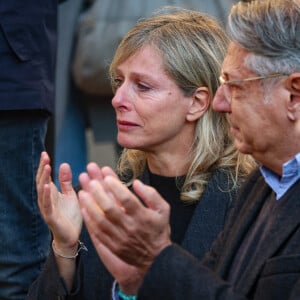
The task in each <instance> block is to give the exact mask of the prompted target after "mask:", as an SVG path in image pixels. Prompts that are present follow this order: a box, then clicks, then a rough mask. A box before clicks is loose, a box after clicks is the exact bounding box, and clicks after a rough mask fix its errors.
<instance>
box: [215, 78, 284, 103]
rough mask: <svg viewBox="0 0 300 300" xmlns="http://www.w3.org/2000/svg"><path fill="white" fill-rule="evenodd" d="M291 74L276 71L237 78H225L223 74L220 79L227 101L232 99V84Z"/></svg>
mask: <svg viewBox="0 0 300 300" xmlns="http://www.w3.org/2000/svg"><path fill="white" fill-rule="evenodd" d="M285 76H289V74H286V73H274V74H269V75H262V76H256V77H249V78H244V79H236V80H227V81H226V80H225V79H224V77H222V75H221V76H220V77H219V80H220V83H221V85H220V87H221V86H223V89H224V90H223V91H224V96H225V98H226V100H227V101H231V90H230V86H231V85H235V84H240V83H243V82H247V81H254V80H261V79H266V78H278V77H285Z"/></svg>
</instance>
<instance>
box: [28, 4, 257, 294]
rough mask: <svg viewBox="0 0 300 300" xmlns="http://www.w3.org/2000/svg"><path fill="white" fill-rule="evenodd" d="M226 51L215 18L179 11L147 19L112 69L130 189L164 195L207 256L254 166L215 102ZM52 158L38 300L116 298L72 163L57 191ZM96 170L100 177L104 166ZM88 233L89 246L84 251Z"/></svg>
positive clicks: (43, 202)
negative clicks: (85, 223) (47, 246)
mask: <svg viewBox="0 0 300 300" xmlns="http://www.w3.org/2000/svg"><path fill="white" fill-rule="evenodd" d="M226 47H227V38H226V35H225V33H224V32H223V30H222V29H221V28H220V26H219V25H218V24H217V22H216V21H214V20H213V19H212V18H211V17H209V16H207V15H203V14H201V13H199V12H195V11H188V10H180V9H178V10H174V11H173V12H171V13H162V14H158V15H155V16H153V17H150V18H148V19H145V20H141V21H140V22H138V23H137V24H136V25H135V26H134V27H133V28H132V29H131V30H130V31H129V32H128V34H127V35H126V36H125V37H124V39H123V40H122V42H121V43H120V45H119V47H118V49H117V50H116V53H115V56H114V58H113V61H112V63H111V66H110V76H111V82H112V87H113V90H114V92H115V95H114V98H113V100H112V104H113V107H114V108H115V111H116V118H117V125H118V137H117V138H118V143H119V144H120V145H121V146H122V147H124V151H123V153H122V156H121V158H120V162H119V166H118V169H117V173H118V175H119V176H120V177H121V178H122V180H124V182H126V183H127V184H128V185H129V186H130V185H131V183H132V182H133V180H134V179H135V178H140V179H141V180H142V181H143V182H144V183H147V184H150V185H152V186H153V187H155V188H156V189H157V190H158V191H159V192H160V193H161V195H162V196H163V197H164V198H165V199H166V200H167V201H168V202H169V205H170V206H171V216H170V225H171V232H172V239H173V241H174V242H176V243H179V244H181V245H182V246H183V247H185V248H186V249H187V250H188V251H190V252H191V253H192V254H194V255H196V256H197V257H199V258H200V257H201V256H202V255H203V254H204V253H205V252H206V251H207V250H208V249H209V248H210V246H211V243H212V241H213V240H214V239H215V237H216V236H217V234H218V233H219V232H220V230H221V229H222V227H223V224H224V221H225V219H226V217H227V214H228V212H229V210H230V208H231V207H232V205H233V203H234V199H235V196H236V192H237V188H238V186H239V184H240V181H241V180H243V178H244V177H245V176H246V175H247V174H248V173H249V172H250V171H251V170H252V168H253V167H254V162H253V161H252V160H251V158H250V157H247V156H242V155H240V154H238V152H237V151H236V149H235V148H234V146H233V141H232V139H231V136H230V134H229V126H228V123H227V120H226V117H225V116H224V115H222V114H219V113H216V112H214V111H213V110H212V107H211V101H212V99H213V95H214V93H215V91H216V90H217V87H218V85H219V80H218V77H219V74H220V64H221V62H222V60H223V57H224V55H225V52H226ZM49 162H50V161H49V157H48V156H47V154H45V153H43V154H42V157H41V163H40V167H39V170H38V174H37V187H38V192H39V205H40V209H41V212H42V214H43V216H44V218H45V221H46V222H47V224H48V225H49V227H50V229H51V231H52V234H53V244H52V246H53V247H52V251H51V253H50V256H49V258H48V260H47V262H46V265H45V268H44V270H43V272H42V273H41V274H40V276H39V278H38V279H37V281H36V282H35V283H34V285H33V286H32V288H31V290H30V293H29V299H52V298H53V297H54V296H55V297H57V296H66V295H68V296H69V297H68V299H109V297H110V288H111V285H112V282H113V278H112V277H111V276H110V275H109V274H108V271H107V270H106V269H105V267H104V266H103V265H102V263H101V261H100V259H99V257H98V256H97V253H96V251H95V249H94V247H93V245H92V243H91V240H90V239H89V237H88V234H87V232H86V229H85V227H83V229H82V232H81V224H82V218H81V215H80V211H79V206H78V202H77V198H76V194H75V191H74V190H73V188H72V186H71V171H70V168H69V166H68V165H66V164H63V165H62V166H61V169H60V183H61V188H62V193H58V191H57V188H56V187H55V186H54V184H53V183H52V182H51V179H50V171H51V170H50V166H49ZM88 172H89V175H90V176H91V177H92V178H99V180H101V172H100V170H99V168H97V166H95V164H90V165H88ZM80 232H81V233H80ZM79 237H80V240H81V241H83V242H84V244H85V245H86V246H87V248H88V252H86V251H81V252H80V255H79V256H77V254H78V251H79V250H78V240H79ZM80 248H81V247H80ZM59 277H61V278H59ZM51 297H52V298H51Z"/></svg>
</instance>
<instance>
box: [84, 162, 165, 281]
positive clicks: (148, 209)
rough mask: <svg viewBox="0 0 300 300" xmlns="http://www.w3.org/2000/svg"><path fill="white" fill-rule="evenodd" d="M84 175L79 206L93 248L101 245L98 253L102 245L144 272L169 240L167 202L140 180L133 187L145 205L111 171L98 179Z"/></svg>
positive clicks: (141, 272)
mask: <svg viewBox="0 0 300 300" xmlns="http://www.w3.org/2000/svg"><path fill="white" fill-rule="evenodd" d="M102 170H104V168H102ZM87 177H88V175H87V174H82V175H81V176H80V177H79V179H80V182H81V184H82V187H83V190H82V191H80V193H79V199H80V206H81V212H82V215H83V218H84V221H85V223H86V226H87V228H88V230H89V233H90V235H91V237H92V239H93V242H94V244H95V246H96V248H97V245H100V246H99V248H98V249H97V250H99V251H98V253H99V252H100V254H101V251H102V249H103V248H101V247H102V246H103V245H104V246H105V247H107V248H108V249H109V250H110V251H111V252H112V253H114V254H115V255H116V256H117V257H119V258H120V259H121V260H123V261H124V262H126V263H128V264H130V265H133V266H136V267H137V268H138V271H139V272H140V274H144V273H145V272H146V271H147V270H148V268H149V267H150V265H151V264H152V262H153V261H154V259H155V257H156V256H157V255H158V254H159V253H160V252H161V251H162V249H164V248H165V247H166V246H168V245H170V244H171V241H170V226H169V214H170V208H169V205H168V204H167V203H166V202H165V201H164V200H163V199H162V197H161V196H160V195H159V194H158V193H157V191H156V190H155V189H154V188H152V187H149V186H146V185H144V184H143V183H141V182H140V181H139V180H135V181H134V183H133V189H134V191H135V193H136V194H137V196H138V197H140V198H141V199H142V200H143V201H144V203H145V205H146V206H144V205H143V204H142V203H141V202H140V200H139V199H138V198H137V196H135V195H134V194H133V193H132V192H131V191H130V190H129V189H128V188H127V187H126V186H125V185H124V184H123V183H121V181H120V180H119V179H118V178H117V177H116V176H113V175H112V174H111V172H110V174H107V175H106V174H103V180H100V181H99V180H90V181H89V180H88V179H87ZM100 254H99V255H100ZM106 263H107V262H106ZM113 275H114V276H115V274H113ZM115 278H116V279H117V280H118V278H117V277H116V276H115ZM118 281H119V280H118ZM119 283H120V282H119Z"/></svg>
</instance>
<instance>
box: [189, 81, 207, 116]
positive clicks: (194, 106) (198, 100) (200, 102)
mask: <svg viewBox="0 0 300 300" xmlns="http://www.w3.org/2000/svg"><path fill="white" fill-rule="evenodd" d="M210 100H211V96H210V92H209V90H208V88H207V87H204V86H203V87H199V88H197V89H196V91H195V92H194V94H193V95H192V101H191V104H190V106H189V110H188V113H187V116H186V119H187V120H188V121H190V122H193V121H196V120H198V119H200V118H201V117H202V116H203V115H204V114H205V112H206V111H207V110H208V108H209V104H210V102H211V101H210Z"/></svg>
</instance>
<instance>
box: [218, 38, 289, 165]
mask: <svg viewBox="0 0 300 300" xmlns="http://www.w3.org/2000/svg"><path fill="white" fill-rule="evenodd" d="M248 54H249V52H247V51H246V50H245V49H243V48H241V47H240V46H238V45H237V44H235V43H231V44H230V46H229V49H228V53H227V56H226V57H225V60H224V62H223V68H222V77H223V79H224V80H225V81H231V80H240V79H245V78H251V77H257V76H258V74H255V73H253V72H252V71H250V70H249V69H247V68H246V66H245V64H244V61H245V58H246V56H247V55H248ZM266 80H274V79H264V80H253V81H244V82H239V83H236V84H233V85H227V86H226V85H224V84H223V85H221V86H220V87H219V89H218V91H217V93H216V95H215V98H214V101H213V108H214V109H215V110H216V111H220V112H225V113H228V116H229V122H230V130H231V133H232V134H233V136H234V139H235V145H236V147H237V148H238V149H239V150H240V151H241V152H242V153H247V154H252V155H253V157H254V158H256V159H257V160H259V161H260V162H264V159H265V156H266V154H271V156H272V155H275V152H276V151H278V150H279V148H280V147H284V145H282V143H283V141H284V140H285V135H286V128H287V127H286V126H287V125H286V122H287V120H286V119H287V118H286V107H285V103H286V102H285V98H286V97H288V93H287V92H286V90H285V89H284V85H283V82H284V78H281V79H279V80H278V82H276V84H272V83H269V84H266V83H267V82H266Z"/></svg>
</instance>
